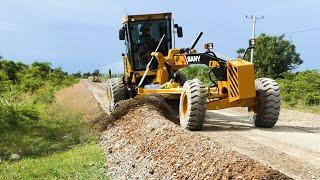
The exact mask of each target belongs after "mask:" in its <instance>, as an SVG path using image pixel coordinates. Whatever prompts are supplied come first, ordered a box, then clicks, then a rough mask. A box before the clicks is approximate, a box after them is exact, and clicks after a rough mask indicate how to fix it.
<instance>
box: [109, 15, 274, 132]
mask: <svg viewBox="0 0 320 180" xmlns="http://www.w3.org/2000/svg"><path fill="white" fill-rule="evenodd" d="M202 34H203V33H202V32H200V33H199V34H198V35H197V37H196V39H195V40H194V42H193V43H192V45H191V46H190V47H188V48H175V47H174V46H175V45H174V44H175V36H178V37H182V36H183V31H182V27H181V26H179V25H178V24H174V21H173V19H172V14H171V13H160V14H144V15H128V16H126V17H125V18H124V20H123V27H122V28H121V29H120V30H119V39H120V40H125V45H126V50H127V52H126V53H125V54H123V62H124V77H123V78H113V79H110V80H109V81H108V84H107V85H108V88H107V89H108V90H107V97H108V99H109V102H110V103H109V110H110V112H111V111H112V110H113V109H114V107H116V105H117V103H118V102H120V101H121V100H124V99H129V98H136V97H141V96H145V95H149V94H160V95H162V96H164V97H165V98H167V99H170V100H176V101H179V118H180V125H181V126H182V127H185V128H187V129H189V130H201V128H202V127H203V123H204V120H205V113H206V110H218V109H224V108H230V107H248V110H249V113H250V121H251V122H252V123H253V124H254V126H256V127H264V128H271V127H273V126H274V125H275V124H276V122H277V120H278V117H279V111H280V90H279V87H278V85H277V83H276V82H275V81H274V80H272V79H269V78H259V79H256V80H255V74H254V65H253V64H252V63H250V62H248V61H246V60H244V59H241V58H238V59H236V60H224V59H222V58H219V57H217V56H216V54H215V53H214V52H213V51H212V48H213V44H212V43H208V44H205V49H206V50H205V52H201V53H198V52H197V51H196V50H195V46H196V44H197V43H198V41H199V39H200V37H201V35H202ZM249 44H250V45H249V48H248V49H247V51H246V52H248V50H250V49H251V48H254V40H251V41H250V43H249ZM192 64H203V65H206V66H208V67H209V69H210V70H209V71H208V76H209V78H210V81H211V83H210V84H209V85H206V86H205V85H204V84H203V83H202V82H201V81H199V80H198V79H192V80H186V79H185V78H184V76H183V74H181V73H180V71H179V70H180V69H182V68H185V67H187V66H189V65H192ZM213 77H215V78H213Z"/></svg>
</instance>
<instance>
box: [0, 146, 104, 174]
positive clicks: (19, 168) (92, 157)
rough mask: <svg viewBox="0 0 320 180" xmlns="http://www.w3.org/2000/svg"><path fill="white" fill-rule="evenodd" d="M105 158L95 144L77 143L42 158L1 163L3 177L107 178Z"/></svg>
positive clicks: (0, 169) (0, 168) (0, 171)
mask: <svg viewBox="0 0 320 180" xmlns="http://www.w3.org/2000/svg"><path fill="white" fill-rule="evenodd" d="M104 161H105V158H104V155H103V154H102V152H101V149H99V148H98V147H97V145H96V144H86V145H79V146H76V147H74V148H72V149H70V150H68V151H65V152H60V153H54V154H52V155H50V156H47V157H43V158H26V159H23V160H21V161H19V162H17V163H10V162H5V163H3V164H1V165H0V179H107V177H106V172H105V170H104V168H103V165H104V163H105V162H104Z"/></svg>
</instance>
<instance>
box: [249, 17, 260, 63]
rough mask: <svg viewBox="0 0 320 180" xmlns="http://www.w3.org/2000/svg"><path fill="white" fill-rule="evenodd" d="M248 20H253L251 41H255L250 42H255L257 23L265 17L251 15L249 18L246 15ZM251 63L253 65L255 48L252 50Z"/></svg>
mask: <svg viewBox="0 0 320 180" xmlns="http://www.w3.org/2000/svg"><path fill="white" fill-rule="evenodd" d="M246 18H247V19H251V20H252V23H253V27H252V36H251V40H253V41H250V42H255V41H254V39H255V38H256V22H257V20H259V19H263V18H264V16H260V17H257V16H255V15H251V16H247V15H246ZM250 62H251V63H253V48H251V56H250Z"/></svg>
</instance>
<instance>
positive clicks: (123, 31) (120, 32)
mask: <svg viewBox="0 0 320 180" xmlns="http://www.w3.org/2000/svg"><path fill="white" fill-rule="evenodd" d="M125 38H126V31H125V30H124V29H120V30H119V39H120V40H124V39H125Z"/></svg>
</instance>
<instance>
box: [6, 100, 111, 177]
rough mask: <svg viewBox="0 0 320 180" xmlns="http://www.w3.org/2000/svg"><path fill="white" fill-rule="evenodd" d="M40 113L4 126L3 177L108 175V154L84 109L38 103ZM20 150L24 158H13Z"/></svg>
mask: <svg viewBox="0 0 320 180" xmlns="http://www.w3.org/2000/svg"><path fill="white" fill-rule="evenodd" d="M37 110H38V111H39V112H40V117H39V119H38V120H36V121H26V122H24V121H22V122H20V123H18V124H16V125H14V126H7V127H2V128H0V130H1V131H0V137H1V138H0V158H1V159H2V162H1V163H0V179H107V177H106V173H105V172H104V168H103V165H104V163H105V158H104V155H103V153H102V152H101V150H100V148H99V147H98V145H97V144H96V142H97V139H98V137H99V134H98V133H96V132H95V131H93V130H92V129H91V127H90V125H89V124H88V121H86V119H85V114H84V113H83V111H81V110H74V109H71V108H67V107H66V106H64V105H63V104H61V103H53V104H50V105H48V104H38V105H37ZM11 154H19V155H20V157H21V158H20V160H18V161H13V160H10V155H11Z"/></svg>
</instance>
